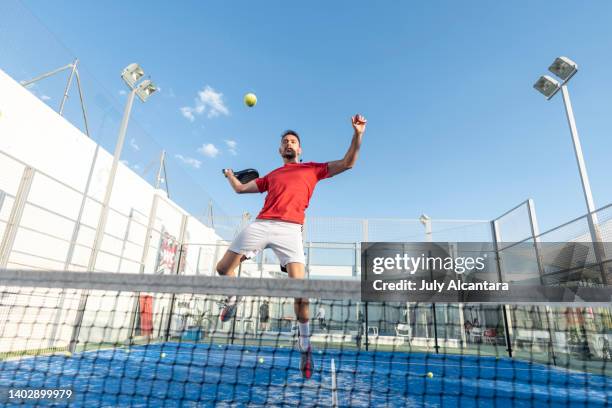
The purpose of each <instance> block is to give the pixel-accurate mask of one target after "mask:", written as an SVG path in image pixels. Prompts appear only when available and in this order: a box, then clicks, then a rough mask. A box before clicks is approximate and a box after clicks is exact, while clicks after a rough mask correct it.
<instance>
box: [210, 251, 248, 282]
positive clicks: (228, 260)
mask: <svg viewBox="0 0 612 408" xmlns="http://www.w3.org/2000/svg"><path fill="white" fill-rule="evenodd" d="M245 259H246V257H245V256H244V255H241V254H237V253H235V252H233V251H230V250H229V249H228V250H227V251H225V254H224V255H223V258H221V260H220V261H219V262H217V273H218V274H219V275H223V276H236V268H237V267H238V265H240V262H242V261H244V260H245Z"/></svg>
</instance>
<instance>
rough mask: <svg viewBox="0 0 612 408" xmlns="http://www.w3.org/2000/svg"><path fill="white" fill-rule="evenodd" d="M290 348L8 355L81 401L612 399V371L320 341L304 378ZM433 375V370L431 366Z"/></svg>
mask: <svg viewBox="0 0 612 408" xmlns="http://www.w3.org/2000/svg"><path fill="white" fill-rule="evenodd" d="M299 358H300V354H299V353H298V352H297V351H294V350H291V349H289V348H273V347H261V346H260V347H256V346H239V345H222V346H219V345H210V344H197V345H196V344H192V343H172V342H169V343H160V344H151V345H146V346H134V347H132V348H131V349H129V350H127V349H125V348H117V349H105V350H99V351H88V352H83V353H76V354H74V355H73V356H71V357H67V356H60V355H55V356H45V357H31V358H21V359H19V360H16V359H15V360H10V361H3V362H0V384H1V386H2V387H9V388H18V387H29V388H71V389H72V390H73V391H74V397H73V399H72V400H71V401H70V402H69V403H67V402H59V401H54V402H50V401H47V402H43V400H37V401H35V402H34V401H30V402H31V403H32V405H34V404H35V403H38V404H44V405H47V404H48V405H54V406H75V407H99V406H101V407H118V406H119V407H125V406H134V407H145V406H152V407H161V406H164V407H179V406H184V407H208V406H220V407H229V406H232V407H243V406H244V407H246V406H248V407H257V406H291V407H294V406H331V401H332V387H331V370H330V363H331V359H334V361H335V366H336V377H337V390H338V391H337V396H338V401H339V406H355V407H368V406H389V407H436V406H461V407H491V406H506V407H510V406H516V407H548V406H550V407H565V406H576V407H585V406H588V407H604V406H608V404H610V403H612V395H611V394H612V379H611V378H609V377H604V376H600V375H592V374H585V373H580V372H576V371H570V370H565V369H558V368H554V367H548V366H545V365H540V364H532V363H527V362H522V361H518V360H510V359H496V358H494V357H493V358H491V357H478V356H458V355H432V354H422V353H399V352H395V353H391V352H359V353H357V352H355V351H348V350H332V349H328V350H322V351H315V354H314V363H315V370H316V372H315V374H314V375H313V377H312V378H311V379H309V380H304V379H302V377H301V375H300V373H299V371H298V367H299ZM429 372H431V373H432V374H433V376H431V378H428V376H427V373H429Z"/></svg>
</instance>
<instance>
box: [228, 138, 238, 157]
mask: <svg viewBox="0 0 612 408" xmlns="http://www.w3.org/2000/svg"><path fill="white" fill-rule="evenodd" d="M225 144H226V145H227V150H228V151H229V152H230V154H232V155H233V156H235V155H237V154H238V153H237V152H236V147H237V146H238V143H236V141H235V140H228V139H226V140H225Z"/></svg>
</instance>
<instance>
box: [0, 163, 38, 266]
mask: <svg viewBox="0 0 612 408" xmlns="http://www.w3.org/2000/svg"><path fill="white" fill-rule="evenodd" d="M34 174H35V173H34V169H33V168H32V167H26V168H25V169H23V173H22V175H21V181H20V182H19V188H18V189H17V194H16V196H15V202H14V203H13V207H12V209H11V214H10V215H9V218H8V221H7V223H6V229H5V230H4V236H3V237H2V242H0V268H4V269H6V266H7V264H8V261H9V258H10V256H11V252H12V250H13V245H14V244H15V237H16V236H17V230H19V225H20V223H21V217H22V216H23V210H24V209H25V205H26V203H27V201H28V195H29V194H30V189H31V188H32V181H33V180H34Z"/></svg>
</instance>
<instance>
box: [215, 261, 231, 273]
mask: <svg viewBox="0 0 612 408" xmlns="http://www.w3.org/2000/svg"><path fill="white" fill-rule="evenodd" d="M228 272H229V268H228V267H227V265H226V264H225V263H224V262H223V261H219V262H217V273H218V274H219V275H227V273H228Z"/></svg>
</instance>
